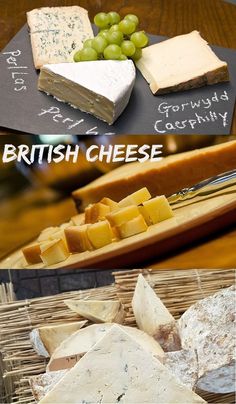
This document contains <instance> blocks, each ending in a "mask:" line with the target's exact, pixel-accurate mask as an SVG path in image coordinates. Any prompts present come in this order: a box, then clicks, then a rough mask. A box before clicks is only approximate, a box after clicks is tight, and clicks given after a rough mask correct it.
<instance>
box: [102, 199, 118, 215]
mask: <svg viewBox="0 0 236 404" xmlns="http://www.w3.org/2000/svg"><path fill="white" fill-rule="evenodd" d="M100 202H101V203H103V205H107V206H109V207H110V210H111V212H112V211H113V210H115V209H117V208H118V203H117V202H115V201H113V200H112V199H110V198H102V199H101V201H100Z"/></svg>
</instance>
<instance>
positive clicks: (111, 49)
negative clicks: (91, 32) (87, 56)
mask: <svg viewBox="0 0 236 404" xmlns="http://www.w3.org/2000/svg"><path fill="white" fill-rule="evenodd" d="M103 54H104V58H105V59H107V60H120V57H121V55H122V53H121V49H120V47H119V46H118V45H115V44H113V45H108V46H107V47H106V49H105V50H104V52H103Z"/></svg>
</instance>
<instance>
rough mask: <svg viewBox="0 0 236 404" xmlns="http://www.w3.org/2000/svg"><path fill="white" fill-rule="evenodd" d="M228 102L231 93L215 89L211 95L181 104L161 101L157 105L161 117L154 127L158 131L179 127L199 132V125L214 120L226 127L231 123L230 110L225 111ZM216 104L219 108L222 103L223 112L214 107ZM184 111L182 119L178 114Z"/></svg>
mask: <svg viewBox="0 0 236 404" xmlns="http://www.w3.org/2000/svg"><path fill="white" fill-rule="evenodd" d="M228 102H229V95H228V93H227V91H223V92H222V93H217V92H216V91H215V92H214V93H213V94H212V96H211V97H206V98H201V99H198V100H196V101H191V100H190V101H188V102H184V103H183V102H182V103H179V104H177V103H176V104H169V103H168V102H161V103H160V104H159V105H158V107H157V111H158V114H160V118H161V119H158V120H157V121H156V122H155V124H154V129H155V131H156V132H157V133H167V132H171V131H176V130H179V129H190V130H192V129H195V130H196V132H197V127H199V126H201V125H203V124H204V125H205V124H207V123H209V124H211V123H214V122H217V123H218V125H220V126H222V127H223V128H225V127H226V126H228V125H229V120H228V112H227V111H224V105H225V103H228ZM215 105H217V106H218V109H219V105H220V106H221V105H222V112H219V111H216V110H215V109H214V107H215ZM183 113H184V114H185V119H181V120H180V118H178V115H180V114H183ZM186 117H187V118H186ZM173 118H174V119H173ZM181 118H182V117H181Z"/></svg>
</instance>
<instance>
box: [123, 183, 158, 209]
mask: <svg viewBox="0 0 236 404" xmlns="http://www.w3.org/2000/svg"><path fill="white" fill-rule="evenodd" d="M150 198H151V194H150V192H149V191H148V189H147V188H146V187H145V188H141V189H139V190H138V191H136V192H134V193H133V194H131V195H128V196H127V197H126V198H124V199H122V200H121V201H120V202H119V203H118V205H119V207H120V208H124V207H125V206H129V205H137V206H138V205H140V204H141V203H143V202H145V201H148V199H150Z"/></svg>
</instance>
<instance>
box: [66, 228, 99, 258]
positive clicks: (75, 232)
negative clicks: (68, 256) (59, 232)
mask: <svg viewBox="0 0 236 404" xmlns="http://www.w3.org/2000/svg"><path fill="white" fill-rule="evenodd" d="M87 228H88V225H87V224H84V225H82V226H71V227H68V228H67V229H65V237H66V242H67V246H68V248H69V251H70V252H71V253H80V252H83V251H90V250H92V249H93V247H92V245H91V243H90V241H89V238H88V234H87Z"/></svg>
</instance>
